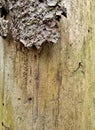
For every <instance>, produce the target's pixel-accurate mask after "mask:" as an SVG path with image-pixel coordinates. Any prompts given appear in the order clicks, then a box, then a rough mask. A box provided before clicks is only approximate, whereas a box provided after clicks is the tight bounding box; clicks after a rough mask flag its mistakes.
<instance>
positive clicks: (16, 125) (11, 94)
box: [0, 0, 95, 130]
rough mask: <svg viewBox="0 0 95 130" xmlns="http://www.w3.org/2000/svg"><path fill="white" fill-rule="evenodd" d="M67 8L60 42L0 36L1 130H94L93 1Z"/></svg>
mask: <svg viewBox="0 0 95 130" xmlns="http://www.w3.org/2000/svg"><path fill="white" fill-rule="evenodd" d="M64 1H67V0H64ZM66 6H67V12H68V16H67V18H65V17H63V18H62V20H61V22H60V26H61V39H60V41H59V43H58V44H53V45H51V44H43V47H42V50H41V51H40V52H38V51H37V50H36V49H35V48H31V49H27V48H25V47H24V46H23V45H22V44H20V43H16V42H14V41H13V40H9V41H5V40H3V39H2V38H0V130H95V122H94V120H95V14H94V13H95V1H94V0H73V1H72V0H68V1H67V4H66Z"/></svg>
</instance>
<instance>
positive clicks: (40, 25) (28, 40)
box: [0, 0, 67, 48]
mask: <svg viewBox="0 0 95 130" xmlns="http://www.w3.org/2000/svg"><path fill="white" fill-rule="evenodd" d="M0 8H1V18H0V30H1V31H0V35H1V36H7V34H8V28H9V30H10V31H11V32H12V37H13V38H14V40H16V41H20V42H21V43H23V44H24V45H25V46H26V47H31V46H36V47H37V48H40V46H41V45H42V44H43V43H44V42H46V41H47V42H48V43H50V42H51V43H57V41H58V39H59V38H60V31H59V29H58V25H57V21H60V18H61V15H64V16H65V17H67V11H66V8H64V3H63V1H62V0H52V1H51V0H24V1H23V0H1V2H0ZM2 9H3V10H2ZM5 10H6V11H5ZM3 12H4V13H5V12H8V13H9V16H10V20H9V21H8V20H6V19H5V18H6V16H5V15H6V14H3ZM8 26H9V27H8Z"/></svg>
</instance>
